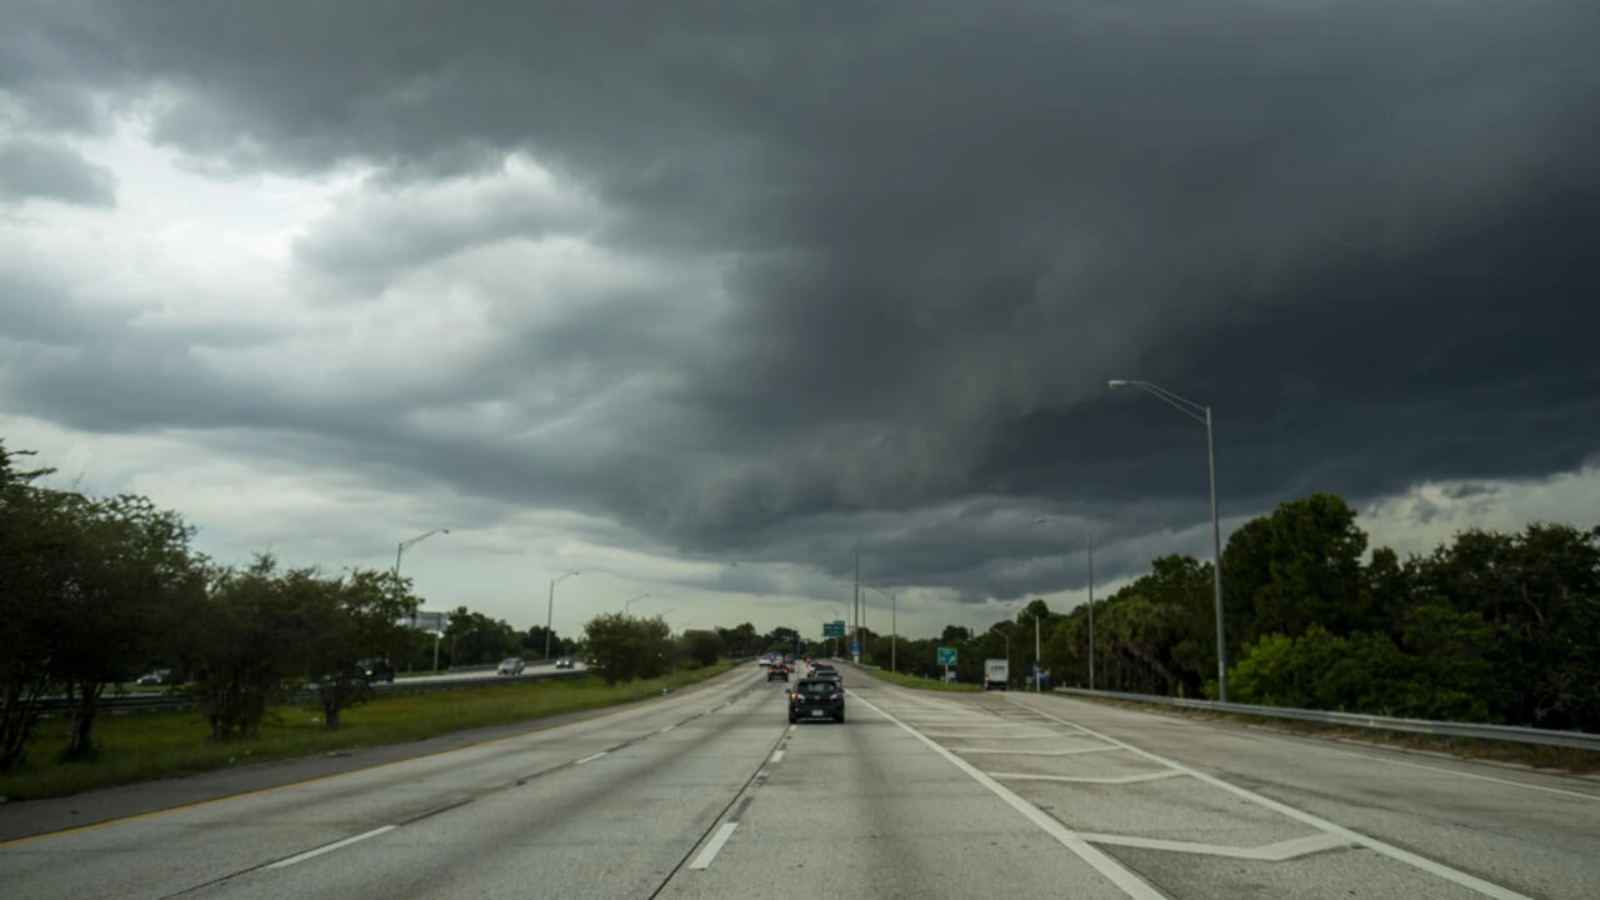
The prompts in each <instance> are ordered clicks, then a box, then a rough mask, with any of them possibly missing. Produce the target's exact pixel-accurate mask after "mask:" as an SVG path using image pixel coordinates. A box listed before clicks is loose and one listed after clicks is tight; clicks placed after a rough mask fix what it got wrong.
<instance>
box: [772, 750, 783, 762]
mask: <svg viewBox="0 0 1600 900" xmlns="http://www.w3.org/2000/svg"><path fill="white" fill-rule="evenodd" d="M772 761H773V762H775V763H781V762H783V751H782V750H774V751H772Z"/></svg>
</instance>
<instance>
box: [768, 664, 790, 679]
mask: <svg viewBox="0 0 1600 900" xmlns="http://www.w3.org/2000/svg"><path fill="white" fill-rule="evenodd" d="M767 680H768V681H788V680H789V670H788V669H786V668H784V667H783V666H780V665H774V666H773V667H772V668H770V669H768V670H767Z"/></svg>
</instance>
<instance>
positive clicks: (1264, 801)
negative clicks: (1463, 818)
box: [1011, 700, 1532, 900]
mask: <svg viewBox="0 0 1600 900" xmlns="http://www.w3.org/2000/svg"><path fill="white" fill-rule="evenodd" d="M1011 702H1013V703H1018V705H1021V704H1020V702H1019V701H1016V700H1013V701H1011ZM1024 708H1026V707H1024ZM1032 712H1033V713H1034V714H1035V715H1039V716H1043V717H1044V718H1047V719H1051V720H1053V721H1056V722H1060V723H1061V724H1062V725H1065V726H1067V727H1068V728H1075V729H1077V730H1078V731H1081V732H1083V733H1084V734H1087V735H1090V736H1092V737H1097V738H1099V739H1101V740H1103V741H1105V742H1106V743H1108V744H1115V745H1117V746H1118V747H1122V748H1124V749H1126V750H1128V751H1129V752H1131V753H1136V754H1138V755H1140V756H1142V757H1144V758H1145V759H1148V760H1150V761H1151V762H1156V763H1160V764H1162V765H1164V766H1170V767H1171V768H1173V769H1176V770H1178V771H1179V772H1182V773H1183V774H1185V775H1188V776H1190V777H1191V778H1198V779H1199V780H1201V781H1203V782H1205V783H1206V784H1209V785H1211V786H1212V787H1215V788H1220V789H1222V790H1224V791H1227V792H1228V793H1230V794H1233V795H1234V796H1236V797H1243V798H1244V799H1246V800H1249V801H1250V802H1252V803H1255V804H1257V805H1260V806H1264V807H1266V808H1267V809H1270V810H1272V811H1274V812H1277V813H1281V814H1283V815H1285V816H1288V817H1289V818H1291V819H1294V820H1295V821H1297V822H1301V823H1303V824H1305V825H1310V826H1311V827H1312V828H1316V829H1318V830H1319V831H1325V832H1327V833H1328V834H1331V835H1336V836H1338V837H1341V838H1344V839H1345V840H1347V841H1349V842H1350V843H1352V844H1358V845H1360V846H1362V847H1365V848H1367V849H1368V850H1372V851H1375V852H1377V853H1382V854H1383V855H1384V856H1387V857H1389V858H1390V859H1394V860H1398V861H1400V862H1403V863H1405V864H1406V865H1408V866H1412V867H1414V868H1417V869H1421V870H1422V871H1424V872H1427V873H1429V874H1430V875H1437V876H1438V877H1440V878H1443V879H1444V880H1446V881H1449V882H1452V883H1454V884H1458V885H1460V886H1462V887H1464V888H1466V889H1468V890H1471V891H1477V892H1478V893H1480V894H1482V895H1484V896H1485V897H1494V898H1495V900H1532V898H1530V897H1528V896H1527V895H1526V894H1519V893H1517V892H1516V891H1513V890H1511V889H1510V888H1506V887H1501V886H1500V885H1498V884H1495V883H1494V882H1491V881H1484V880H1483V879H1482V878H1479V877H1477V876H1475V875H1468V874H1467V873H1466V872H1463V871H1461V870H1460V869H1452V868H1450V867H1449V866H1447V865H1445V864H1444V863H1441V862H1435V861H1433V860H1431V859H1428V858H1427V857H1425V856H1418V855H1417V854H1415V853H1412V852H1411V851H1409V850H1402V849H1400V848H1399V847H1396V846H1394V845H1393V844H1386V843H1384V842H1383V841H1380V840H1378V839H1377V838H1374V837H1368V836H1366V835H1364V834H1362V833H1360V832H1358V831H1351V830H1350V829H1348V828H1345V827H1344V826H1343V825H1336V824H1334V823H1333V822H1330V821H1328V820H1327V819H1324V818H1321V817H1320V816H1314V815H1312V814H1311V813H1308V812H1305V811H1303V810H1298V809H1295V808H1294V807H1292V806H1288V805H1286V804H1283V803H1279V802H1278V801H1276V800H1273V799H1271V798H1268V797H1263V796H1261V795H1260V794H1257V793H1255V792H1254V791H1248V790H1245V789H1244V788H1242V787H1239V786H1238V785H1234V784H1229V783H1228V782H1226V781H1223V780H1222V779H1220V778H1217V777H1215V776H1212V775H1207V774H1205V773H1204V772H1200V771H1197V770H1195V769H1191V768H1189V767H1188V766H1185V765H1183V764H1182V763H1178V762H1173V761H1172V760H1170V759H1167V758H1166V757H1164V756H1157V755H1156V754H1154V753H1151V752H1150V751H1148V750H1140V749H1139V748H1138V747H1135V746H1133V745H1132V744H1129V743H1125V742H1123V741H1119V740H1117V739H1116V738H1114V737H1110V736H1109V735H1104V734H1101V733H1100V732H1098V731H1095V730H1094V729H1092V728H1085V727H1084V726H1082V725H1079V724H1078V723H1076V722H1069V721H1067V720H1066V719H1062V718H1059V717H1056V716H1052V715H1050V714H1049V713H1045V712H1039V711H1038V710H1032Z"/></svg>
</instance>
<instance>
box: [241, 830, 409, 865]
mask: <svg viewBox="0 0 1600 900" xmlns="http://www.w3.org/2000/svg"><path fill="white" fill-rule="evenodd" d="M399 827H400V826H398V825H385V826H383V827H382V828H374V829H372V830H371V831H368V832H366V833H365V834H358V835H356V836H355V837H347V838H345V839H344V840H342V841H334V842H333V843H331V844H328V845H327V846H324V847H318V848H317V849H315V850H307V851H306V852H304V853H301V854H299V855H298V856H291V857H289V858H288V859H280V860H278V861H277V862H275V863H273V864H271V865H269V866H262V868H264V869H283V868H287V867H289V866H292V865H294V864H295V863H302V862H305V861H306V860H308V859H312V858H314V857H318V856H321V855H322V854H324V853H332V852H333V851H335V850H338V849H340V848H342V847H348V846H350V845H351V844H355V843H358V842H360V841H364V840H366V839H367V838H375V837H377V836H378V835H380V834H388V833H389V832H391V831H393V830H395V829H396V828H399Z"/></svg>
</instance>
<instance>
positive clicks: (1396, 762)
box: [1256, 735, 1600, 801]
mask: <svg viewBox="0 0 1600 900" xmlns="http://www.w3.org/2000/svg"><path fill="white" fill-rule="evenodd" d="M1256 737H1259V738H1261V739H1262V740H1266V741H1272V742H1273V743H1277V744H1288V745H1289V746H1291V747H1293V746H1298V745H1297V744H1296V743H1295V742H1294V741H1288V740H1283V739H1281V738H1274V737H1268V736H1266V735H1256ZM1319 749H1320V750H1322V751H1323V752H1326V753H1337V754H1339V755H1341V756H1353V757H1355V758H1356V759H1368V760H1371V761H1373V762H1381V763H1387V764H1388V765H1391V766H1405V767H1406V768H1408V769H1422V770H1423V771H1425V772H1438V773H1439V774H1441V775H1450V776H1452V777H1455V778H1471V779H1473V780H1475V781H1489V782H1493V783H1495V784H1504V785H1509V786H1511V787H1519V788H1526V789H1528V790H1530V791H1544V792H1545V793H1547V794H1560V795H1561V796H1563V797H1577V798H1579V799H1580V800H1595V801H1600V794H1586V793H1584V792H1583V791H1571V790H1567V789H1565V788H1553V787H1545V786H1544V785H1542V784H1529V783H1527V782H1526V781H1517V780H1515V779H1512V778H1496V777H1494V776H1493V775H1477V774H1474V773H1472V772H1460V771H1457V770H1455V769H1447V768H1445V767H1443V766H1430V765H1426V764H1424V763H1415V762H1406V761H1405V760H1400V759H1385V758H1384V757H1382V756H1372V755H1371V754H1367V753H1352V752H1350V751H1349V750H1340V749H1338V748H1337V747H1322V748H1319ZM1464 762H1465V761H1464Z"/></svg>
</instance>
